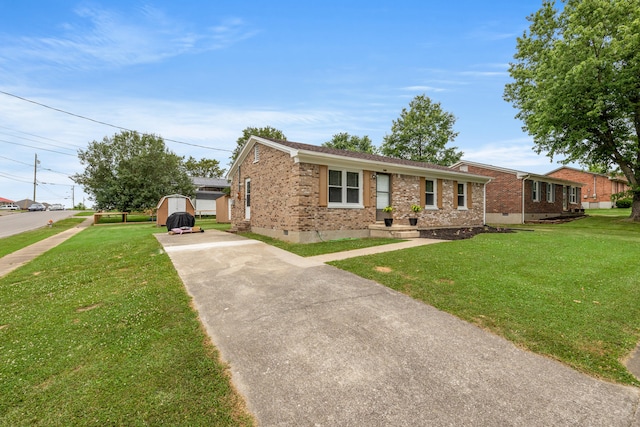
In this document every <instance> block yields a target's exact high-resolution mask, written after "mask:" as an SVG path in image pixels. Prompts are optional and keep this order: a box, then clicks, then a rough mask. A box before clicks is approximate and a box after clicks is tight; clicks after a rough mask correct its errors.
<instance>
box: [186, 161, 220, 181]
mask: <svg viewBox="0 0 640 427" xmlns="http://www.w3.org/2000/svg"><path fill="white" fill-rule="evenodd" d="M184 166H185V168H186V169H187V173H188V174H189V176H199V177H203V178H219V177H221V176H222V175H224V172H225V170H224V169H221V168H220V162H219V161H217V160H216V159H200V160H196V159H195V158H194V157H192V156H189V158H188V159H187V160H185V161H184Z"/></svg>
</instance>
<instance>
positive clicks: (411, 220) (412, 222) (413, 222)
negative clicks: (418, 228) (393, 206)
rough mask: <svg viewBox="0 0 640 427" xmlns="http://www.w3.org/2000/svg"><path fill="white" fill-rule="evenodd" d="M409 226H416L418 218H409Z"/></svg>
mask: <svg viewBox="0 0 640 427" xmlns="http://www.w3.org/2000/svg"><path fill="white" fill-rule="evenodd" d="M409 225H418V218H409Z"/></svg>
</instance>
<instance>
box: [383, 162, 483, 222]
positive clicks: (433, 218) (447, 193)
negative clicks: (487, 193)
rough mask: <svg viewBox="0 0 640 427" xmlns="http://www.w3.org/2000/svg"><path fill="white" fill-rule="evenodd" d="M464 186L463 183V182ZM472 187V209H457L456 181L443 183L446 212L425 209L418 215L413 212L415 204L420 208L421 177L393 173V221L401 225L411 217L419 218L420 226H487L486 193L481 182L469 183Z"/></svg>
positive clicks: (444, 210)
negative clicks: (454, 184) (455, 206)
mask: <svg viewBox="0 0 640 427" xmlns="http://www.w3.org/2000/svg"><path fill="white" fill-rule="evenodd" d="M459 182H460V183H462V182H463V181H459ZM467 185H471V186H472V203H471V209H467V208H466V207H460V208H458V209H455V208H454V207H453V206H454V198H455V197H457V189H455V190H456V193H455V194H454V188H453V181H452V180H447V179H445V180H443V181H442V209H437V210H430V209H423V210H422V211H420V212H418V213H417V214H416V213H414V212H412V211H411V205H420V178H419V177H417V176H411V175H402V174H393V175H392V176H391V204H392V205H393V207H394V209H395V210H394V212H393V218H394V221H396V220H397V221H398V222H400V223H401V224H407V223H408V222H409V220H408V219H409V218H411V217H417V218H418V225H419V226H420V227H469V226H479V225H483V224H484V202H483V199H484V190H483V185H482V184H479V183H467Z"/></svg>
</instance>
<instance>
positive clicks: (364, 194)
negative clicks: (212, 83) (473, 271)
mask: <svg viewBox="0 0 640 427" xmlns="http://www.w3.org/2000/svg"><path fill="white" fill-rule="evenodd" d="M227 178H229V179H231V198H232V206H231V223H232V225H233V227H235V228H237V229H239V230H248V229H250V230H251V231H252V232H254V233H259V234H263V235H267V236H271V237H275V238H279V239H282V240H287V241H291V242H316V241H321V240H331V239H338V238H347V237H368V236H370V235H372V234H374V232H375V231H376V230H380V229H382V230H385V227H384V225H382V219H383V216H384V214H383V212H382V208H384V207H385V206H388V205H391V206H393V207H394V212H393V213H392V215H393V218H394V223H393V226H392V227H391V229H395V230H413V231H415V232H417V230H418V228H442V227H472V226H482V225H483V224H484V223H485V218H484V212H485V210H484V187H485V184H486V183H487V182H488V181H489V180H490V179H489V178H487V177H484V176H478V175H473V174H470V173H466V172H456V171H453V170H451V169H449V168H447V167H444V166H437V165H431V164H427V163H421V162H413V161H408V160H401V159H393V158H390V157H384V156H378V155H373V154H366V153H358V152H352V151H345V150H336V149H332V148H326V147H319V146H315V145H309V144H301V143H297V142H290V141H279V140H273V139H267V138H260V137H255V136H252V137H251V138H250V139H249V140H248V141H247V143H246V144H245V146H244V147H243V149H242V151H241V152H240V154H239V155H238V157H237V159H236V161H235V162H234V163H233V165H232V166H231V168H230V169H229V173H228V174H227ZM413 204H416V205H420V206H422V207H423V210H422V211H421V212H419V213H417V214H414V213H413V212H411V205H413ZM411 216H418V225H417V226H414V227H413V228H411V226H409V225H408V223H409V221H408V219H409V218H410V217H411ZM418 234H419V233H418Z"/></svg>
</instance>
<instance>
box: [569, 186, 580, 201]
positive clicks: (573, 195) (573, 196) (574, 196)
mask: <svg viewBox="0 0 640 427" xmlns="http://www.w3.org/2000/svg"><path fill="white" fill-rule="evenodd" d="M569 203H574V204H575V203H578V187H571V190H570V191H569Z"/></svg>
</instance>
